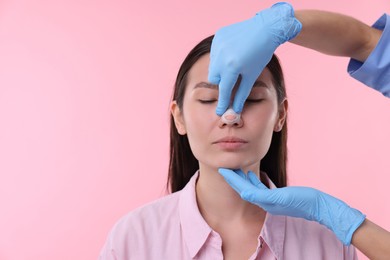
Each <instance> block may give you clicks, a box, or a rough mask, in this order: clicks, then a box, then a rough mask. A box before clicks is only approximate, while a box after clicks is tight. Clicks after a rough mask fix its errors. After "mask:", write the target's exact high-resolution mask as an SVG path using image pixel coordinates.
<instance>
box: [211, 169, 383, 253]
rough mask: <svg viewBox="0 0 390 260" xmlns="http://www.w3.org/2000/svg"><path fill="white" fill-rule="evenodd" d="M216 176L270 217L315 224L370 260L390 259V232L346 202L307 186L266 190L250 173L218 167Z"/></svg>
mask: <svg viewBox="0 0 390 260" xmlns="http://www.w3.org/2000/svg"><path fill="white" fill-rule="evenodd" d="M219 173H220V174H221V175H222V176H223V177H224V179H225V180H226V182H227V183H228V184H229V185H230V186H231V187H232V188H233V189H234V190H235V191H236V192H237V193H238V194H239V195H240V196H241V198H242V199H244V200H246V201H248V202H250V203H252V204H255V205H257V206H259V207H261V208H263V209H264V210H265V211H267V212H269V213H271V214H273V215H285V216H290V217H297V218H304V219H307V220H310V221H316V222H318V223H320V224H322V225H324V226H326V227H327V228H329V229H330V230H331V231H333V233H334V234H335V235H336V236H337V238H338V239H339V240H340V241H341V242H342V243H343V244H344V245H350V244H351V243H352V244H353V245H354V246H355V247H356V248H357V249H359V250H360V251H361V252H362V253H363V254H365V255H366V256H368V257H369V258H370V259H378V260H379V259H389V256H390V232H388V231H386V230H385V229H383V228H381V227H380V226H378V225H376V224H374V223H373V222H371V221H370V220H368V219H366V216H365V215H364V214H362V213H361V212H360V211H359V210H357V209H354V208H352V207H350V206H349V205H347V204H346V203H345V202H343V201H341V200H339V199H337V198H335V197H333V196H331V195H329V194H326V193H324V192H321V191H319V190H317V189H313V188H309V187H296V186H290V187H283V188H275V189H269V188H267V187H266V186H265V185H264V184H263V183H262V182H261V181H260V180H259V179H258V177H257V176H256V175H255V174H254V173H253V172H251V171H249V172H248V174H245V173H243V172H242V171H241V170H235V171H232V170H229V169H225V168H220V169H219Z"/></svg>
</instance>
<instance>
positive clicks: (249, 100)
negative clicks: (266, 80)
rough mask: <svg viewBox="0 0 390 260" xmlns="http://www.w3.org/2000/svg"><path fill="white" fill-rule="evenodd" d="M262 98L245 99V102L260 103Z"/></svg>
mask: <svg viewBox="0 0 390 260" xmlns="http://www.w3.org/2000/svg"><path fill="white" fill-rule="evenodd" d="M263 100H264V99H247V100H246V102H248V103H260V102H261V101H263Z"/></svg>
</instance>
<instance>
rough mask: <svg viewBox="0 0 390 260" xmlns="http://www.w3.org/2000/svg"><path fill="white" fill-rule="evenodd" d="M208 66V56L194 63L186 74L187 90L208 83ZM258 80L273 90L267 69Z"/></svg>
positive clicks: (270, 76)
mask: <svg viewBox="0 0 390 260" xmlns="http://www.w3.org/2000/svg"><path fill="white" fill-rule="evenodd" d="M209 64H210V54H206V55H203V56H202V57H200V58H199V60H198V61H196V62H195V64H194V65H193V66H192V68H191V69H190V70H189V72H188V81H187V87H188V88H190V89H193V88H195V87H196V85H197V84H198V83H199V82H208V71H209ZM258 80H261V81H262V82H264V83H265V84H266V85H267V86H268V87H270V89H271V90H274V89H275V88H274V87H272V88H271V86H273V82H272V75H271V72H270V71H269V70H268V68H265V69H264V70H263V72H262V73H261V75H260V76H259V78H258Z"/></svg>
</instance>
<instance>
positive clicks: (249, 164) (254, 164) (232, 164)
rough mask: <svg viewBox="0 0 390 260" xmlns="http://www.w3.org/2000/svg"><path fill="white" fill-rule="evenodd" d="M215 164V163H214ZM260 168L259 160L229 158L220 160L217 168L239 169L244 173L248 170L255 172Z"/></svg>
mask: <svg viewBox="0 0 390 260" xmlns="http://www.w3.org/2000/svg"><path fill="white" fill-rule="evenodd" d="M214 164H215V163H214ZM259 167H260V160H253V161H249V160H245V161H243V160H232V159H231V158H226V160H220V161H219V163H218V165H217V168H227V169H232V170H236V169H241V170H244V172H247V171H248V170H251V171H257V170H258V169H259Z"/></svg>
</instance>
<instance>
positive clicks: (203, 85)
mask: <svg viewBox="0 0 390 260" xmlns="http://www.w3.org/2000/svg"><path fill="white" fill-rule="evenodd" d="M196 88H210V89H216V90H218V85H214V84H211V83H208V82H203V81H202V82H199V83H196V85H195V87H194V89H196Z"/></svg>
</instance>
